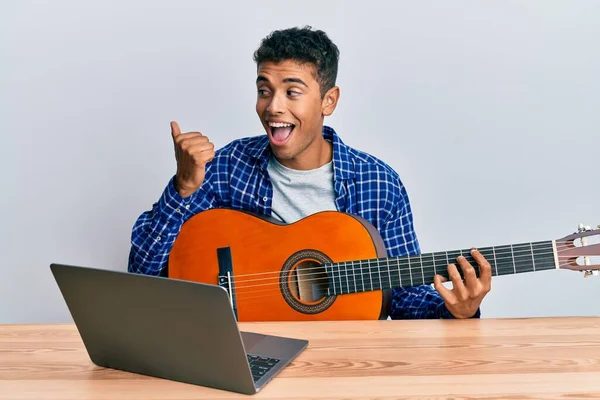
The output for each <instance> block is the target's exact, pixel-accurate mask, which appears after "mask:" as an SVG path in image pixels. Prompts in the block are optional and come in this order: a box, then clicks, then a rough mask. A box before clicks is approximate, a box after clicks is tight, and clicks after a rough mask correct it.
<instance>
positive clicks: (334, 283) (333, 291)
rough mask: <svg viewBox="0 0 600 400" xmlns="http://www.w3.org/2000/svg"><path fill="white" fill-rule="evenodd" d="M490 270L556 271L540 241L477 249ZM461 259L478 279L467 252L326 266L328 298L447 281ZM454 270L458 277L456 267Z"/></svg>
mask: <svg viewBox="0 0 600 400" xmlns="http://www.w3.org/2000/svg"><path fill="white" fill-rule="evenodd" d="M478 250H479V252H480V253H481V254H482V255H483V256H484V257H485V258H486V260H487V261H488V262H489V263H490V265H491V267H492V276H499V275H510V274H519V273H524V272H534V271H543V270H549V269H555V268H557V265H556V257H555V248H554V242H553V241H551V240H549V241H542V242H532V243H520V244H514V245H505V246H495V247H484V248H479V249H478ZM460 255H462V256H464V257H465V258H466V259H467V261H469V263H471V265H473V266H474V267H475V271H476V272H477V275H478V276H479V269H478V267H477V263H476V262H475V260H474V259H473V257H472V256H471V254H470V250H469V249H464V250H453V251H444V252H435V253H424V254H419V255H412V256H401V257H391V258H376V259H368V260H359V261H346V262H337V263H332V264H326V265H325V268H326V271H327V274H328V276H329V289H328V294H329V295H337V294H345V293H357V292H366V291H372V290H382V289H383V290H385V289H391V288H394V287H410V286H417V285H429V284H432V283H433V277H434V276H435V275H436V274H439V275H442V276H444V277H446V278H448V265H449V264H451V263H455V264H456V258H457V257H458V256H460ZM457 268H458V271H459V273H460V274H461V277H462V271H461V269H460V267H458V264H457Z"/></svg>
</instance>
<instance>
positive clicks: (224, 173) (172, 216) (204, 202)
mask: <svg viewBox="0 0 600 400" xmlns="http://www.w3.org/2000/svg"><path fill="white" fill-rule="evenodd" d="M323 136H324V137H325V139H326V140H329V141H330V142H332V144H333V171H334V189H335V194H336V199H335V204H336V207H337V210H338V211H341V212H346V213H350V214H355V215H359V216H361V217H363V218H365V219H366V220H367V221H369V222H370V223H372V224H373V225H374V226H375V227H376V228H377V230H378V232H379V233H380V235H381V237H382V239H383V241H384V243H385V247H386V249H387V254H388V256H390V257H395V256H402V255H407V254H418V253H419V251H420V250H419V243H418V240H417V236H416V234H415V231H414V228H413V218H412V212H411V208H410V203H409V200H408V196H407V193H406V190H405V188H404V186H403V184H402V182H401V181H400V177H399V176H398V174H397V173H396V172H395V171H394V170H393V169H392V168H391V167H389V166H388V165H387V164H385V163H384V162H382V161H380V160H378V159H377V158H375V157H373V156H371V155H369V154H366V153H364V152H360V151H358V150H355V149H353V148H351V147H349V146H346V145H345V144H344V143H343V142H342V141H341V139H340V138H339V136H338V135H337V134H336V133H335V131H334V130H333V129H332V128H330V127H327V126H325V127H323ZM270 155H271V150H270V147H269V142H268V138H267V136H266V135H262V136H256V137H250V138H243V139H238V140H235V141H233V142H231V143H229V144H228V145H227V146H225V147H223V148H222V149H219V150H218V151H217V152H216V155H215V158H214V159H213V160H212V161H211V162H210V163H208V164H207V167H206V175H205V180H204V183H203V184H202V186H201V187H200V189H198V190H197V191H196V192H195V193H194V194H193V195H191V196H189V197H187V198H185V199H184V198H182V197H181V196H180V195H179V193H178V192H177V190H176V189H175V186H174V177H173V178H171V180H170V181H169V182H168V185H167V187H166V188H165V190H164V192H163V194H162V196H161V197H160V199H159V200H158V202H156V203H155V204H154V205H153V206H152V209H151V210H149V211H146V212H144V213H143V214H142V215H141V216H140V217H139V218H138V219H137V221H136V222H135V224H134V227H133V232H132V236H131V244H132V246H131V252H130V256H129V266H128V270H129V272H134V273H142V274H149V275H163V276H164V275H166V271H167V269H166V266H167V261H168V257H169V252H170V250H171V247H172V246H173V243H174V241H175V239H176V237H177V235H178V233H179V231H180V229H181V226H182V224H183V223H184V222H185V221H186V220H188V219H189V218H190V217H192V216H193V215H195V214H197V213H199V212H201V211H204V210H207V209H210V208H219V207H227V208H234V209H243V210H249V211H253V212H258V213H261V214H263V215H269V216H270V215H271V203H272V199H273V187H272V185H271V183H270V180H269V176H268V173H267V164H268V162H269V157H270ZM389 310H390V316H391V318H393V319H416V318H453V316H452V314H450V313H449V312H448V310H447V309H446V307H445V305H444V301H443V299H442V298H441V296H440V295H439V294H438V292H437V291H436V290H435V289H433V288H432V287H431V286H430V285H423V286H413V287H407V288H394V289H393V290H392V303H391V305H390V309H389Z"/></svg>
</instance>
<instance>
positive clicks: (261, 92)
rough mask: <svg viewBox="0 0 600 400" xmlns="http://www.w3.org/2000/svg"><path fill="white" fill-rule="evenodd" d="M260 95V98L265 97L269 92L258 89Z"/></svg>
mask: <svg viewBox="0 0 600 400" xmlns="http://www.w3.org/2000/svg"><path fill="white" fill-rule="evenodd" d="M258 95H259V96H260V97H265V96H268V95H269V91H268V90H267V89H258Z"/></svg>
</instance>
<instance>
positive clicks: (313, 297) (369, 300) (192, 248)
mask: <svg viewBox="0 0 600 400" xmlns="http://www.w3.org/2000/svg"><path fill="white" fill-rule="evenodd" d="M218 249H221V250H218ZM385 256H386V254H385V247H384V245H383V241H382V240H381V237H380V236H379V235H378V233H377V231H376V230H375V228H374V227H373V226H372V225H371V224H369V223H368V222H367V221H366V220H364V219H362V218H360V217H356V216H352V215H349V214H344V213H340V212H335V211H331V212H329V211H325V212H321V213H317V214H314V215H312V216H309V217H307V218H305V219H302V220H300V221H297V222H295V223H293V224H281V223H279V222H277V221H275V220H273V219H271V218H268V217H260V216H256V215H253V214H251V213H247V212H243V211H237V210H231V209H211V210H207V211H204V212H201V213H199V214H197V215H195V216H193V217H192V218H190V219H189V220H188V221H187V222H186V223H184V224H183V227H182V229H181V231H180V233H179V235H178V237H177V240H176V241H175V243H174V245H173V248H172V250H171V253H170V257H169V265H168V271H169V277H170V278H176V279H183V280H189V281H196V282H204V283H210V284H215V285H217V284H221V286H223V287H227V288H228V289H229V288H233V290H231V291H230V294H231V298H232V303H233V304H234V309H235V310H236V311H237V316H238V320H239V321H240V322H243V321H307V320H373V319H380V318H386V317H387V312H386V311H387V310H386V306H387V299H388V296H389V293H388V291H382V290H374V291H367V292H359V293H350V294H344V295H338V296H326V295H325V292H326V290H327V287H328V285H329V284H330V282H331V280H330V279H331V277H330V276H328V275H327V273H326V271H325V269H324V268H323V267H322V264H323V263H328V262H342V261H346V260H361V259H370V258H376V257H385ZM228 265H229V266H230V268H231V269H230V273H229V275H228V274H227V272H226V270H227V267H228ZM219 276H221V279H219ZM228 291H229V290H228Z"/></svg>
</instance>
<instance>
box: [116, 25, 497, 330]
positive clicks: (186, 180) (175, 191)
mask: <svg viewBox="0 0 600 400" xmlns="http://www.w3.org/2000/svg"><path fill="white" fill-rule="evenodd" d="M338 58H339V51H338V49H337V47H336V45H335V44H334V43H332V42H331V40H330V39H329V38H328V36H327V35H326V34H325V33H324V32H322V31H313V30H312V29H311V28H310V27H306V28H303V29H299V28H291V29H286V30H282V31H275V32H273V33H271V34H270V35H269V36H267V37H266V38H265V39H263V41H262V43H261V45H260V47H259V48H258V50H257V51H256V52H255V54H254V59H255V62H256V65H257V79H256V88H257V100H256V112H257V114H258V117H259V118H260V120H261V122H262V125H263V127H264V129H265V132H266V135H261V136H256V137H247V138H242V139H238V140H235V141H233V142H231V143H229V144H228V145H227V146H225V147H224V148H222V149H220V150H218V151H216V152H215V149H214V145H213V144H212V143H211V142H210V141H209V139H208V137H207V136H204V135H203V134H201V133H200V132H188V133H181V130H180V128H179V125H178V124H177V123H176V122H171V134H172V137H173V143H174V147H175V157H176V160H177V173H176V174H175V176H174V177H173V178H172V179H171V180H170V181H169V183H168V185H167V187H166V189H165V190H164V192H163V195H162V196H161V198H160V199H159V201H158V202H157V203H155V204H154V205H153V207H152V209H151V210H149V211H146V212H144V213H143V214H142V215H141V216H140V217H139V219H138V220H137V221H136V223H135V225H134V227H133V232H132V247H131V253H130V259H129V268H128V269H129V271H130V272H135V273H143V274H153V275H166V266H167V260H168V256H169V251H170V249H171V247H172V245H173V243H174V241H175V239H176V238H177V235H178V232H179V230H180V228H181V226H182V224H183V223H184V222H185V221H186V220H187V219H189V218H190V217H192V216H193V215H195V214H197V213H199V212H201V211H204V210H207V209H209V208H216V207H229V208H235V209H245V210H249V211H254V212H259V213H262V214H265V215H269V216H272V217H274V218H277V219H279V220H281V221H283V222H286V223H291V222H294V221H296V220H298V219H300V218H303V217H305V216H307V215H310V214H312V213H315V212H318V211H322V210H338V211H342V212H347V213H352V214H356V215H359V216H361V217H363V218H365V219H366V220H368V221H369V222H371V223H372V224H373V225H374V226H375V227H376V228H377V230H378V232H379V233H380V235H381V236H382V238H383V240H384V243H385V246H386V249H387V253H388V256H390V257H393V256H402V255H407V254H418V252H419V244H418V240H417V237H416V234H415V232H414V228H413V218H412V213H411V207H410V203H409V199H408V196H407V192H406V189H405V187H404V186H403V184H402V182H401V180H400V178H399V176H398V174H397V173H396V172H395V171H394V170H393V169H392V168H391V167H389V166H388V165H387V164H385V163H384V162H382V161H381V160H379V159H377V158H375V157H373V156H371V155H368V154H366V153H364V152H360V151H358V150H355V149H352V148H350V147H348V146H346V145H345V144H344V143H343V142H342V140H341V139H340V137H339V136H338V135H337V133H336V132H335V131H334V130H333V129H332V128H330V127H327V126H324V125H323V122H324V118H325V117H326V116H330V115H331V114H332V113H333V112H334V110H335V108H336V105H337V102H338V100H339V97H340V89H339V87H337V86H335V82H336V76H337V66H338ZM472 255H473V257H474V259H475V260H476V261H477V262H478V264H479V267H480V277H479V278H478V277H477V276H476V273H475V270H474V268H473V266H471V265H470V264H469V263H468V262H467V261H466V260H465V259H464V258H459V259H458V264H459V266H460V267H461V268H462V271H463V274H464V276H465V279H464V282H463V281H462V280H461V277H460V275H459V273H458V270H457V267H456V265H454V264H451V265H449V266H448V272H449V276H450V278H451V280H452V283H453V288H452V290H450V289H448V288H446V287H445V286H444V285H443V284H442V282H443V280H444V278H442V277H441V276H439V275H437V276H436V277H435V279H434V287H435V290H434V289H433V288H432V287H431V286H429V285H423V286H415V287H408V288H397V289H394V290H393V291H392V300H391V304H390V305H389V310H390V316H391V318H394V319H400V318H405V319H408V318H471V317H479V316H480V312H479V306H480V304H481V301H482V300H483V298H484V296H485V295H486V294H487V293H488V291H489V290H490V286H491V269H490V266H489V264H488V263H487V262H486V260H485V259H484V258H483V256H482V255H481V254H480V253H479V252H477V251H476V250H473V253H472Z"/></svg>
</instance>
